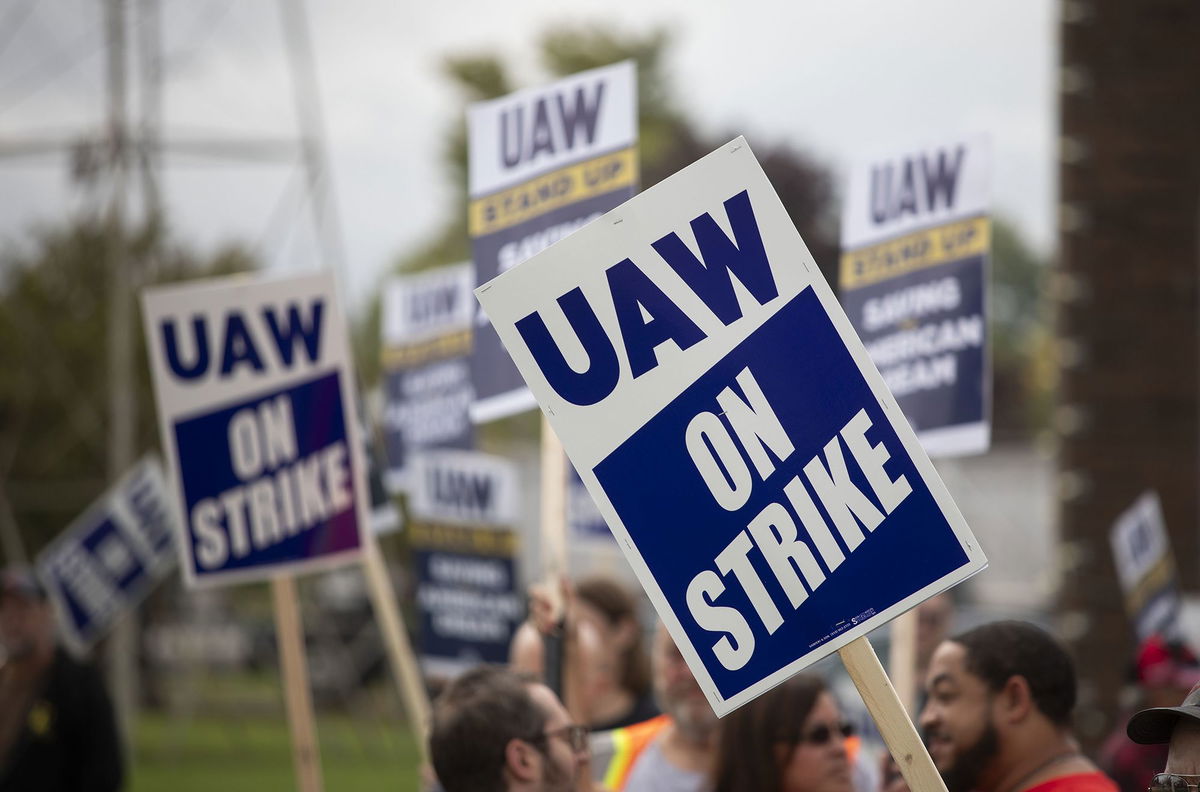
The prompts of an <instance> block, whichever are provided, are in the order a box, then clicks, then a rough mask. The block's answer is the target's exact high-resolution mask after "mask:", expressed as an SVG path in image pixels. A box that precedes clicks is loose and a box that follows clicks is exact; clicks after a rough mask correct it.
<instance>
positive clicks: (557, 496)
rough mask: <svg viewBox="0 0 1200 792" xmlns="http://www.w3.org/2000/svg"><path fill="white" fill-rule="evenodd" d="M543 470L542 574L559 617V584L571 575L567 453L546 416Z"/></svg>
mask: <svg viewBox="0 0 1200 792" xmlns="http://www.w3.org/2000/svg"><path fill="white" fill-rule="evenodd" d="M541 471H542V477H541V478H542V480H541V485H542V487H541V492H542V498H541V521H540V522H541V539H542V542H541V545H542V573H543V575H544V579H545V583H546V593H547V594H548V595H549V597H550V601H551V603H552V604H553V606H554V612H555V613H554V615H555V616H556V617H559V616H561V615H562V608H563V602H562V592H561V590H560V589H559V585H560V581H561V579H562V577H563V576H564V575H566V574H567V455H566V454H565V453H564V452H563V447H562V443H561V442H559V439H558V435H556V434H555V433H554V427H552V426H551V425H550V421H548V420H547V419H546V416H545V415H543V416H542V449H541Z"/></svg>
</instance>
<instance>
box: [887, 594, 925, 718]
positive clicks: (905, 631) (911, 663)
mask: <svg viewBox="0 0 1200 792" xmlns="http://www.w3.org/2000/svg"><path fill="white" fill-rule="evenodd" d="M917 619H918V614H917V609H916V608H913V609H912V610H910V611H907V612H905V613H902V614H900V615H899V616H897V617H896V618H894V619H892V621H891V623H890V627H891V631H892V640H891V643H890V645H889V646H888V672H889V676H890V677H891V680H892V686H893V687H895V688H896V695H897V696H899V697H900V704H901V705H902V706H903V707H904V709H905V710H906V711H907V712H908V713H909V714H911V715H912V716H913V717H916V716H917V715H918V714H919V713H917V712H913V707H914V706H916V703H917V686H918V685H920V684H921V680H919V679H917Z"/></svg>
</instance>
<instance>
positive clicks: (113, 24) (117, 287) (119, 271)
mask: <svg viewBox="0 0 1200 792" xmlns="http://www.w3.org/2000/svg"><path fill="white" fill-rule="evenodd" d="M125 3H126V0H106V5H105V9H106V22H107V40H108V119H107V124H106V126H107V130H106V133H107V134H106V143H107V145H106V146H105V148H106V153H107V155H108V162H107V164H108V170H109V175H110V181H109V190H110V193H109V197H108V210H107V218H106V224H107V232H108V234H107V235H108V251H107V253H108V333H107V335H108V465H107V467H108V470H107V474H108V475H107V478H108V482H109V484H110V485H111V484H115V483H116V482H117V481H118V480H119V479H120V478H121V476H122V475H124V473H125V471H126V470H128V469H129V467H130V466H131V465H132V464H133V457H134V453H135V447H136V443H137V440H136V437H135V432H136V427H135V426H134V416H135V415H136V413H137V403H136V401H135V399H136V398H137V389H136V388H135V387H134V381H133V378H134V368H133V350H134V347H133V320H134V316H133V281H132V278H131V277H130V271H129V269H130V268H129V251H128V245H127V240H126V231H125V215H126V210H127V207H126V183H127V181H128V169H129V154H130V136H129V125H128V108H127V103H128V92H127V83H126V46H125V34H126V10H127V9H126V5H125ZM136 618H137V617H136V614H134V613H129V614H126V615H125V617H124V618H123V619H121V620H120V621H119V622H118V623H117V624H116V626H115V628H114V629H113V632H112V634H111V636H110V637H109V641H108V674H109V683H110V686H111V688H112V694H113V701H114V703H115V704H116V710H117V719H118V723H119V724H120V726H121V733H122V735H123V736H124V740H125V749H126V754H127V755H128V754H129V747H130V746H132V744H133V730H134V729H135V728H136V721H135V715H136V711H137V688H138V685H137V682H138V680H137V667H138V657H137V650H138V629H137V622H136Z"/></svg>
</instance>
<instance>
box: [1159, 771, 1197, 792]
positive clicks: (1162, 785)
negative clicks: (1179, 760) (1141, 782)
mask: <svg viewBox="0 0 1200 792" xmlns="http://www.w3.org/2000/svg"><path fill="white" fill-rule="evenodd" d="M1189 778H1200V775H1187V774H1181V773H1159V774H1158V775H1156V776H1154V778H1151V779H1150V786H1148V787H1146V789H1147V790H1148V792H1190V791H1191V790H1193V789H1197V788H1200V784H1189V783H1188V782H1187V779H1189Z"/></svg>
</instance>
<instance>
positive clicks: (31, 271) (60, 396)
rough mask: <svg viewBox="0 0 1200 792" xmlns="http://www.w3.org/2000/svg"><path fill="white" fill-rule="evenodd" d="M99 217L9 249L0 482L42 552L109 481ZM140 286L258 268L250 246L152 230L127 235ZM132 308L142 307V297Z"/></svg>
mask: <svg viewBox="0 0 1200 792" xmlns="http://www.w3.org/2000/svg"><path fill="white" fill-rule="evenodd" d="M113 241H114V237H113V236H112V235H111V234H110V231H109V227H108V226H107V225H106V224H105V223H103V222H101V221H100V220H98V219H96V218H93V217H85V218H82V219H79V220H77V221H74V222H69V223H67V224H64V225H61V226H54V227H48V228H42V229H40V230H36V231H33V232H31V233H29V234H28V236H27V237H26V238H25V239H24V240H22V241H19V242H10V243H9V244H8V245H7V246H6V247H5V248H4V249H3V250H0V481H2V482H3V485H4V491H5V493H6V495H7V497H8V500H9V501H10V503H11V506H12V509H13V513H14V517H15V520H16V523H17V525H18V526H19V529H20V532H21V536H22V538H23V540H24V542H25V544H26V545H27V549H28V550H29V551H30V552H36V551H37V550H38V549H39V548H40V547H41V546H42V545H44V544H45V543H46V542H47V541H49V539H51V538H52V537H53V536H54V535H56V534H57V533H58V532H59V531H61V530H62V529H63V528H64V527H65V526H66V524H67V523H68V522H70V520H72V519H73V518H74V517H75V516H77V515H78V514H79V512H80V511H81V510H82V509H84V508H85V507H86V506H87V505H88V504H89V503H90V502H91V501H92V500H94V499H95V498H96V497H97V496H99V495H100V493H102V492H103V491H104V490H105V489H106V488H107V486H108V482H107V481H106V474H107V469H106V468H107V463H108V440H109V438H108V414H109V395H108V394H109V385H110V382H109V359H108V353H107V336H108V320H109V294H110V289H109V263H108V262H109V260H110V257H109V256H108V251H109V250H110V245H111V244H112V242H113ZM124 243H125V244H124V247H125V250H126V251H127V258H126V261H127V262H128V266H129V269H130V272H131V273H132V276H133V281H134V283H135V284H136V285H137V286H139V287H140V286H143V285H149V284H151V283H167V282H172V281H178V280H185V279H189V278H195V277H206V276H216V275H222V274H229V273H233V272H243V271H246V270H252V269H255V266H256V265H255V262H254V260H253V259H252V258H251V257H250V256H249V255H248V254H247V253H246V252H245V251H244V250H242V249H240V248H237V247H228V248H225V249H223V250H220V251H218V252H217V253H215V254H213V255H209V256H202V255H199V254H197V253H195V252H193V251H189V250H186V249H184V248H182V247H180V246H178V245H173V244H171V243H169V242H168V241H167V240H166V239H165V237H164V232H163V230H162V229H161V228H160V227H158V226H149V227H144V228H140V229H137V230H134V231H128V232H126V236H125V240H124ZM134 310H135V311H137V310H138V305H137V302H136V300H135V302H134ZM133 322H134V331H133V337H134V340H135V343H136V345H137V349H136V352H135V353H134V361H135V367H136V368H135V371H136V384H135V391H134V392H135V393H136V397H135V398H136V414H137V418H136V433H137V434H136V443H135V447H136V449H137V452H138V453H139V454H140V453H143V452H144V451H146V450H149V449H151V448H155V447H157V445H158V429H157V423H156V418H155V416H156V411H155V406H154V399H153V395H152V392H151V390H150V379H149V368H148V361H147V357H146V352H145V345H144V341H143V337H142V330H141V328H142V325H141V320H140V317H134V318H133Z"/></svg>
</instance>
